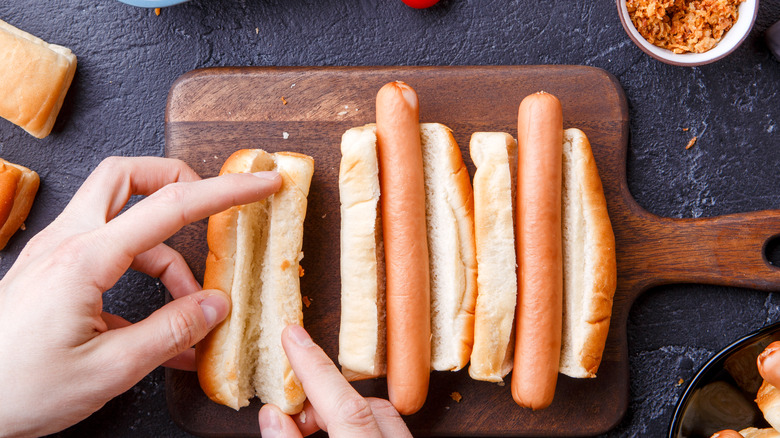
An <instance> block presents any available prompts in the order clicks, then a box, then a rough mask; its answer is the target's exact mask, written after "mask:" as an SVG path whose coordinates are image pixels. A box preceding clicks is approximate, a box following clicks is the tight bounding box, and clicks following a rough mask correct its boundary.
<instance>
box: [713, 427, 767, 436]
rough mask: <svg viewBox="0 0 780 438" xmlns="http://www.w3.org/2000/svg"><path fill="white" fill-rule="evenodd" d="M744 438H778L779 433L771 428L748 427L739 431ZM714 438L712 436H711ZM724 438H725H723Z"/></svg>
mask: <svg viewBox="0 0 780 438" xmlns="http://www.w3.org/2000/svg"><path fill="white" fill-rule="evenodd" d="M739 434H740V435H742V436H743V437H744V438H780V432H778V431H776V430H775V429H773V428H771V427H767V428H765V429H759V428H757V427H748V428H746V429H742V430H740V431H739ZM713 438H714V436H713ZM724 438H725V437H724Z"/></svg>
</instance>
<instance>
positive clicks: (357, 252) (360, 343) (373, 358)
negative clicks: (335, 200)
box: [339, 125, 387, 380]
mask: <svg viewBox="0 0 780 438" xmlns="http://www.w3.org/2000/svg"><path fill="white" fill-rule="evenodd" d="M339 197H340V199H341V328H340V330H339V363H340V364H341V366H342V372H343V373H344V376H345V377H346V378H347V379H348V380H359V379H368V378H373V377H379V376H381V375H384V374H385V373H386V372H387V357H386V351H385V345H386V344H385V336H386V326H385V313H386V310H385V272H384V270H385V264H384V247H383V245H382V224H381V215H380V214H379V213H380V211H379V161H378V160H377V151H376V127H375V125H366V126H362V127H358V128H352V129H350V130H348V131H347V132H345V133H344V135H343V136H342V138H341V167H340V169H339Z"/></svg>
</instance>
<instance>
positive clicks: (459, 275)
mask: <svg viewBox="0 0 780 438" xmlns="http://www.w3.org/2000/svg"><path fill="white" fill-rule="evenodd" d="M420 136H421V139H422V149H423V170H424V173H425V214H426V225H427V233H428V249H429V264H430V270H431V275H430V279H431V334H432V339H431V366H432V368H433V369H434V370H438V371H457V370H459V369H461V368H463V367H464V366H466V364H467V363H468V361H469V357H470V355H471V349H472V346H473V342H474V306H475V304H476V295H477V260H476V247H475V241H474V197H473V193H472V188H471V182H470V180H469V174H468V170H467V169H466V166H465V165H464V164H463V157H462V156H461V153H460V148H459V147H458V144H457V143H456V142H455V139H454V138H453V136H452V132H451V131H450V129H449V128H448V127H446V126H444V125H442V124H439V123H422V124H420Z"/></svg>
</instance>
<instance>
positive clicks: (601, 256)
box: [560, 129, 617, 378]
mask: <svg viewBox="0 0 780 438" xmlns="http://www.w3.org/2000/svg"><path fill="white" fill-rule="evenodd" d="M562 198H563V337H562V339H561V364H560V372H561V373H563V374H566V375H567V376H570V377H578V378H583V377H596V371H597V370H598V368H599V364H600V363H601V356H602V353H603V350H604V344H605V342H606V339H607V333H608V332H609V321H610V317H611V315H612V299H613V296H614V294H615V287H616V283H617V273H616V272H617V271H616V265H615V236H614V234H613V232H612V225H611V224H610V220H609V215H608V214H607V203H606V199H605V198H604V190H603V188H602V185H601V179H600V178H599V173H598V169H597V168H596V161H595V160H594V158H593V152H592V151H591V148H590V143H589V142H588V138H587V137H586V136H585V134H584V133H583V132H582V131H580V130H579V129H567V130H565V131H564V134H563V190H562Z"/></svg>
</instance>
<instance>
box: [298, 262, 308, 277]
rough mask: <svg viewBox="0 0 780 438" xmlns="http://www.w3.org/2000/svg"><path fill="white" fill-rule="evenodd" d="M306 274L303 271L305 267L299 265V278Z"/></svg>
mask: <svg viewBox="0 0 780 438" xmlns="http://www.w3.org/2000/svg"><path fill="white" fill-rule="evenodd" d="M305 273H306V272H305V271H304V270H303V266H301V265H298V276H299V277H303V275H304V274H305Z"/></svg>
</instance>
